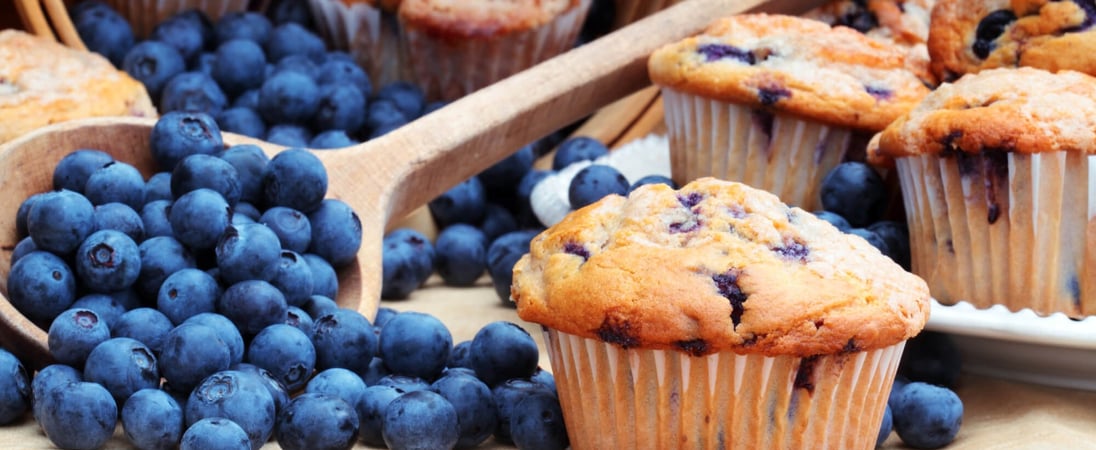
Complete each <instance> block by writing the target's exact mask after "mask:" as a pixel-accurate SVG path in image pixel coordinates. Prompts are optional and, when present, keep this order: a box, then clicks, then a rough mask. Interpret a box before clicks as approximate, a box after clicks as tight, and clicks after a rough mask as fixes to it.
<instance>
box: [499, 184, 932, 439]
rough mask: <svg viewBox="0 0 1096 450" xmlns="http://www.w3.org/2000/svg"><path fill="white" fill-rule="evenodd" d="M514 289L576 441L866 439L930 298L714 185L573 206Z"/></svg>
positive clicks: (808, 219) (846, 239) (523, 264)
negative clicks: (542, 337)
mask: <svg viewBox="0 0 1096 450" xmlns="http://www.w3.org/2000/svg"><path fill="white" fill-rule="evenodd" d="M511 295H512V298H513V300H514V302H515V303H516V304H517V308H518V315H519V316H520V317H521V318H522V319H523V320H526V321H530V322H534V323H539V324H541V325H543V326H545V327H546V330H547V331H546V334H547V338H546V339H547V342H548V344H547V345H548V348H549V354H550V355H551V361H552V369H553V373H554V374H555V377H556V383H557V385H558V389H559V394H560V401H561V404H562V406H563V410H564V417H565V419H566V421H567V427H568V433H569V434H570V437H571V443H572V444H573V445H574V446H575V447H576V448H584V447H588V448H636V446H637V445H640V444H642V446H650V447H656V448H671V447H677V446H679V445H681V443H682V442H684V441H686V440H689V441H690V442H691V441H692V440H696V446H697V447H717V446H720V445H726V446H728V447H734V448H773V447H775V448H820V447H827V446H829V447H833V448H869V447H871V446H872V445H873V444H874V442H875V436H876V433H877V431H878V426H879V421H880V420H881V419H882V413H883V409H884V406H885V403H886V395H884V393H885V392H887V390H888V389H889V387H890V384H891V381H892V380H893V375H894V371H895V369H896V367H897V364H898V361H899V357H900V355H901V351H902V347H903V343H904V341H905V340H906V339H908V338H910V337H912V336H914V335H916V334H917V333H918V332H919V331H920V330H921V328H922V327H923V326H924V324H925V321H926V320H927V316H928V299H929V297H928V290H927V288H926V286H925V283H924V282H923V281H922V280H920V279H918V278H917V277H916V276H914V275H912V274H910V273H908V272H905V271H904V270H902V269H901V268H900V267H899V266H898V265H897V264H895V263H893V262H892V261H890V260H889V259H888V258H887V257H885V256H883V255H882V254H881V253H879V252H878V251H877V250H876V249H875V248H874V247H871V245H870V244H868V243H867V242H866V241H864V240H862V239H860V238H858V237H854V236H849V235H845V234H843V233H841V232H840V231H838V230H837V229H836V228H834V227H833V226H832V225H830V224H829V223H826V222H824V221H822V220H820V219H818V218H816V217H814V216H813V215H811V214H809V213H807V212H805V211H803V210H801V209H798V208H789V207H787V206H785V205H784V204H782V203H781V202H780V201H779V199H777V198H776V197H775V196H773V195H772V194H770V193H766V192H763V191H760V190H757V189H752V188H750V187H748V186H745V185H743V184H740V183H733V182H725V181H719V180H716V179H712V178H705V179H701V180H697V181H695V182H693V183H690V184H688V185H686V186H684V187H682V188H681V189H680V190H678V191H674V190H672V189H671V188H670V187H668V186H666V185H648V186H644V187H641V188H639V189H637V190H636V191H634V192H632V194H631V195H630V196H629V197H628V198H624V197H620V196H609V197H606V198H604V199H602V200H601V201H600V202H598V203H595V204H593V205H591V206H589V207H586V208H583V209H580V210H578V211H576V212H574V213H572V214H570V215H569V216H567V217H566V218H565V219H564V220H563V221H562V222H560V223H559V224H557V225H555V226H553V227H551V228H549V229H548V230H547V231H545V232H543V233H541V234H540V235H538V236H537V237H536V238H535V239H534V240H533V241H532V243H531V245H530V252H529V254H528V255H526V256H524V257H523V258H522V259H521V260H520V261H519V262H518V263H517V264H516V265H515V267H514V284H513V286H512V289H511ZM843 412H847V413H848V414H842V413H843Z"/></svg>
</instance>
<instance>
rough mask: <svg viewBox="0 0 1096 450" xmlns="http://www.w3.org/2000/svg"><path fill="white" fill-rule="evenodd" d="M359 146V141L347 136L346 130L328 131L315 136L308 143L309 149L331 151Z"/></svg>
mask: <svg viewBox="0 0 1096 450" xmlns="http://www.w3.org/2000/svg"><path fill="white" fill-rule="evenodd" d="M357 144H358V141H356V140H354V139H353V138H351V137H350V136H349V135H347V134H346V131H344V130H327V131H324V132H322V133H320V134H317V135H316V136H313V137H312V140H311V141H309V142H308V148H314V149H319V150H331V149H337V148H344V147H350V146H353V145H357Z"/></svg>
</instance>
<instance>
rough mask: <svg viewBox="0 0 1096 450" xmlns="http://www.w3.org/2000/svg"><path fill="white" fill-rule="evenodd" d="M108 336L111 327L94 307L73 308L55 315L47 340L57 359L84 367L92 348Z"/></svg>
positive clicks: (54, 357)
mask: <svg viewBox="0 0 1096 450" xmlns="http://www.w3.org/2000/svg"><path fill="white" fill-rule="evenodd" d="M107 339H110V329H109V328H107V324H106V323H104V322H103V321H101V320H99V315H98V314H95V312H94V311H92V310H90V309H69V310H65V311H63V312H61V314H58V315H57V318H55V319H53V323H51V324H50V326H49V335H48V338H47V344H48V345H49V353H50V356H53V359H54V360H55V361H57V362H59V363H61V364H67V365H70V366H72V367H75V368H77V369H82V368H83V367H84V361H86V360H87V358H88V355H89V354H91V351H92V349H94V348H95V346H97V345H99V344H100V343H101V342H103V341H105V340H107Z"/></svg>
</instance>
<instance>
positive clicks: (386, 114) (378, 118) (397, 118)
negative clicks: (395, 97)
mask: <svg viewBox="0 0 1096 450" xmlns="http://www.w3.org/2000/svg"><path fill="white" fill-rule="evenodd" d="M409 120H410V118H408V117H407V116H405V115H404V114H403V113H402V112H400V108H399V107H398V106H396V102H394V101H392V100H385V99H376V100H373V101H370V102H369V104H368V108H367V109H366V113H365V125H366V127H368V128H369V129H370V130H376V129H378V128H381V127H383V126H386V125H395V126H397V127H398V126H401V125H404V124H406V123H407V122H408V121H409Z"/></svg>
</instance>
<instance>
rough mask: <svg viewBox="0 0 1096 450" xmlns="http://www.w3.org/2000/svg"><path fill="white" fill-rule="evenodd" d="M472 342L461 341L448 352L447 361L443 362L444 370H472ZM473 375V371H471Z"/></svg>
mask: <svg viewBox="0 0 1096 450" xmlns="http://www.w3.org/2000/svg"><path fill="white" fill-rule="evenodd" d="M471 350H472V341H471V340H467V341H461V342H458V343H457V344H456V345H454V346H453V349H452V350H450V351H449V359H448V360H447V361H446V362H445V367H446V370H449V369H454V368H467V369H469V370H471V369H472V355H471ZM473 373H475V371H473Z"/></svg>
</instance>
